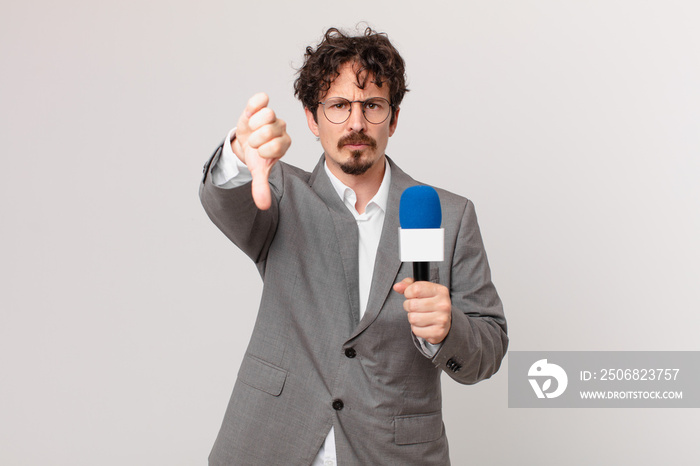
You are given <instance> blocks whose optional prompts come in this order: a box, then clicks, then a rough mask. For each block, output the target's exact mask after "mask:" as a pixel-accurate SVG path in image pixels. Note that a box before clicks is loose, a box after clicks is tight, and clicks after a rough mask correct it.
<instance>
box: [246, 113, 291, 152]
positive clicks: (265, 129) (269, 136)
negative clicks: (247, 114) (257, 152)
mask: <svg viewBox="0 0 700 466" xmlns="http://www.w3.org/2000/svg"><path fill="white" fill-rule="evenodd" d="M256 116H257V114H256ZM286 128H287V124H286V123H285V122H284V121H282V120H277V121H275V122H274V123H269V124H266V125H263V126H261V127H260V128H258V129H256V130H255V131H253V133H252V134H250V135H249V136H248V144H249V145H250V147H252V148H254V149H257V148H259V147H260V146H261V145H263V144H265V143H266V142H270V141H272V140H273V139H275V138H279V137H282V136H284V135H286V134H287V131H286Z"/></svg>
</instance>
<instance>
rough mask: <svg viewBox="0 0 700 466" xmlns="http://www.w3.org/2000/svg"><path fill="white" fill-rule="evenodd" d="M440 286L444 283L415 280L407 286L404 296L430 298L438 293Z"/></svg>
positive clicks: (407, 297) (408, 297)
mask: <svg viewBox="0 0 700 466" xmlns="http://www.w3.org/2000/svg"><path fill="white" fill-rule="evenodd" d="M440 286H442V285H439V284H437V283H432V282H414V283H412V284H411V285H410V286H409V287H408V288H406V291H405V293H404V296H406V299H413V298H430V297H433V296H436V295H437V294H438V287H440Z"/></svg>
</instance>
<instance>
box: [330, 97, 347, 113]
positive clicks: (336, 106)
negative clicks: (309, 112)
mask: <svg viewBox="0 0 700 466" xmlns="http://www.w3.org/2000/svg"><path fill="white" fill-rule="evenodd" d="M349 105H350V102H348V101H347V100H345V99H330V100H328V101H326V108H328V109H331V110H347V109H348V106H349Z"/></svg>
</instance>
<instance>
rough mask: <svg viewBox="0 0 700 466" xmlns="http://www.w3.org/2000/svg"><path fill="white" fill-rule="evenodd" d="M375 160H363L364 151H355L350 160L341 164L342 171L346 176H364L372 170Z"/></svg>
mask: <svg viewBox="0 0 700 466" xmlns="http://www.w3.org/2000/svg"><path fill="white" fill-rule="evenodd" d="M374 162H375V160H371V159H369V160H363V158H362V151H353V152H351V154H350V160H348V161H347V162H345V163H342V164H340V169H341V170H343V173H345V174H346V175H356V176H359V175H363V174H365V173H366V172H367V170H369V169H370V168H372V166H373V165H374Z"/></svg>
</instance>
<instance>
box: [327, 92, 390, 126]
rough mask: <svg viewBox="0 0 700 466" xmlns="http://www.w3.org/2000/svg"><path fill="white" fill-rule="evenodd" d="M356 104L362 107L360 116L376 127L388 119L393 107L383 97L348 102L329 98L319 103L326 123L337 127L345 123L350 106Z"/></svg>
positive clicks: (349, 112)
mask: <svg viewBox="0 0 700 466" xmlns="http://www.w3.org/2000/svg"><path fill="white" fill-rule="evenodd" d="M355 102H358V103H359V104H361V105H362V114H363V115H364V116H365V120H367V121H368V122H370V123H372V124H373V125H378V124H379V123H384V121H385V120H386V119H387V118H389V114H390V113H391V109H392V108H393V107H394V106H393V105H392V104H390V103H389V101H388V100H386V99H385V98H384V97H372V98H371V99H367V100H348V99H344V98H342V97H331V98H330V99H327V100H326V101H325V102H319V104H320V105H322V106H323V114H324V115H325V116H326V118H327V119H328V121H330V122H331V123H334V124H336V125H339V124H341V123H345V122H346V121H347V120H348V118H350V114H351V113H352V104H354V103H355Z"/></svg>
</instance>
